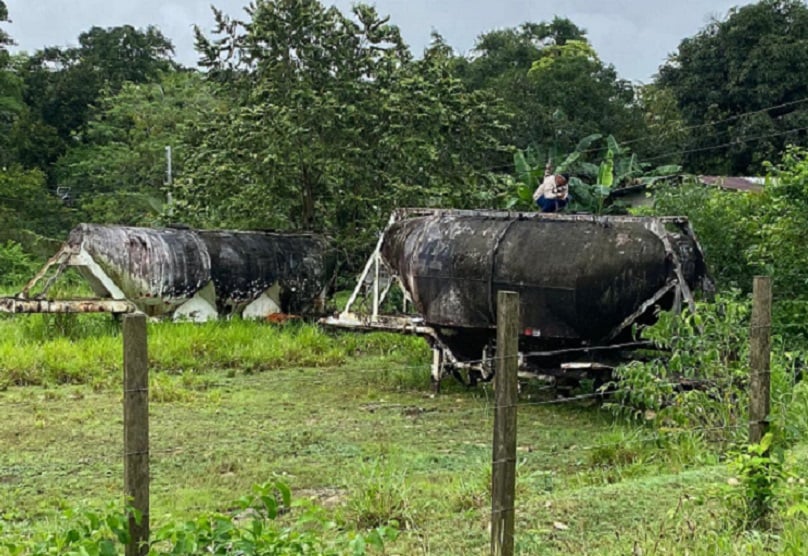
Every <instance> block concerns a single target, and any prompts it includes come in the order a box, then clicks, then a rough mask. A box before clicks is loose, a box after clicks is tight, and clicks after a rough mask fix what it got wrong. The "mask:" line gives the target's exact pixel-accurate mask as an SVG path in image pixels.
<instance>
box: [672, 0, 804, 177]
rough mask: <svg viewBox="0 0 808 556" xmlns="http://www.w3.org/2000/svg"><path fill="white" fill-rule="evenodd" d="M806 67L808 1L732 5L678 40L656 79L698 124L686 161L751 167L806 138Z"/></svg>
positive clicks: (723, 168) (715, 168)
mask: <svg viewBox="0 0 808 556" xmlns="http://www.w3.org/2000/svg"><path fill="white" fill-rule="evenodd" d="M807 74H808V7H806V5H805V4H804V3H803V2H801V1H799V0H762V1H760V2H758V3H756V4H750V5H748V6H744V7H741V8H736V9H734V10H732V12H730V15H729V17H728V18H727V19H726V20H723V21H714V22H712V23H711V24H710V25H708V26H707V27H706V28H705V29H703V30H702V31H701V32H700V33H698V34H697V35H696V36H694V37H690V38H687V39H685V40H683V41H682V42H681V44H680V45H679V49H678V51H677V52H676V53H675V54H674V55H673V56H672V57H671V59H670V60H669V61H668V63H667V64H666V65H664V66H663V67H662V68H661V69H660V74H659V84H660V85H661V86H662V87H665V88H667V89H669V90H670V91H672V93H673V94H674V96H675V97H676V100H677V101H678V104H679V108H680V110H681V113H682V115H683V116H684V118H685V121H686V122H687V123H688V124H690V125H691V126H698V127H696V128H695V129H693V131H692V138H691V140H690V143H689V145H688V150H689V151H692V152H689V153H688V154H687V156H686V163H687V168H688V169H690V170H692V171H694V172H702V173H718V174H722V173H726V174H736V175H737V174H754V173H757V172H760V171H761V169H762V164H763V162H764V161H765V160H775V159H777V158H778V156H779V154H780V153H781V152H782V150H783V147H784V146H785V145H787V144H790V143H797V144H804V143H805V141H806V132H807V131H808V104H806V102H805V100H806V99H807V98H808V80H806V78H805V76H806V75H807ZM770 107H775V108H770ZM711 122H716V123H715V124H710V123H711ZM704 124H710V125H704Z"/></svg>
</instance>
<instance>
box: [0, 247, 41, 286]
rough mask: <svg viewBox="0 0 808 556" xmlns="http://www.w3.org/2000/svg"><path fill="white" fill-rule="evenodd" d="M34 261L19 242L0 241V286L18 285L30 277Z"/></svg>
mask: <svg viewBox="0 0 808 556" xmlns="http://www.w3.org/2000/svg"><path fill="white" fill-rule="evenodd" d="M34 266H35V264H34V261H33V260H32V259H31V257H30V256H29V255H28V254H27V253H26V252H25V251H23V249H22V246H21V245H20V244H19V243H16V242H14V241H8V242H6V243H5V244H2V243H0V286H19V285H21V284H23V283H25V281H26V280H28V279H29V278H30V277H31V274H32V273H33V271H34Z"/></svg>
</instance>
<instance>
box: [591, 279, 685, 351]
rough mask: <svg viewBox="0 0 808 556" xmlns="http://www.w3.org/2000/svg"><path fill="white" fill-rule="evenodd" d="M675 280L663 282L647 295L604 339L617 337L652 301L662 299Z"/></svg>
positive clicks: (675, 284) (674, 283)
mask: <svg viewBox="0 0 808 556" xmlns="http://www.w3.org/2000/svg"><path fill="white" fill-rule="evenodd" d="M677 282H678V280H671V281H669V282H668V283H667V284H665V285H664V286H662V287H661V288H659V289H658V290H657V292H656V293H655V294H654V295H652V296H651V297H649V298H648V299H646V300H645V302H644V303H643V304H642V305H640V307H639V308H638V309H637V310H636V311H634V312H633V313H631V314H630V315H629V316H627V317H626V318H625V319H623V322H621V323H620V324H618V325H617V326H616V327H615V328H614V330H612V331H611V332H610V333H609V335H608V336H606V338H605V339H604V341H606V342H608V341H609V340H612V339H614V338H615V337H617V335H618V334H620V333H621V332H622V331H623V330H625V328H626V327H627V326H631V325H632V324H634V321H636V320H637V319H638V318H640V316H642V315H643V313H645V312H646V311H647V310H648V309H649V308H650V307H651V305H653V304H654V303H656V302H657V301H659V300H660V299H662V297H663V296H664V295H665V294H666V293H668V292H669V291H671V290H672V289H673V288H675V287H676V286H677Z"/></svg>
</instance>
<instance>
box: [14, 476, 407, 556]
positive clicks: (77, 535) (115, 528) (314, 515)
mask: <svg viewBox="0 0 808 556" xmlns="http://www.w3.org/2000/svg"><path fill="white" fill-rule="evenodd" d="M233 506H235V507H236V508H237V509H236V510H235V511H233V512H231V513H229V514H224V513H206V514H202V515H200V516H198V517H196V518H194V519H190V520H185V521H170V522H168V523H164V524H162V525H160V526H158V527H156V528H153V530H152V536H151V548H150V550H149V555H150V556H163V555H166V556H167V555H174V556H178V555H196V554H241V555H243V556H258V555H262V556H268V555H278V556H281V555H297V554H311V555H314V554H316V555H322V556H329V555H333V556H336V555H342V554H353V555H356V556H362V555H364V554H368V553H370V552H369V551H371V552H372V551H379V552H381V553H383V552H384V547H385V544H386V543H388V542H391V541H393V540H395V539H396V537H397V534H398V533H397V531H396V530H395V529H394V528H391V527H387V526H379V527H375V528H373V529H371V530H369V531H366V532H363V531H343V530H339V529H338V528H337V525H336V524H335V523H334V522H333V521H331V520H330V519H329V518H328V516H327V515H326V514H325V513H324V512H323V510H322V509H320V508H317V507H314V506H311V505H308V506H307V505H297V506H293V504H292V498H291V492H290V491H289V488H288V487H287V486H286V485H285V484H283V483H280V482H268V483H264V484H261V485H256V486H255V487H253V492H252V493H251V494H250V495H249V496H244V497H242V498H241V499H240V500H238V501H237V502H236V503H234V504H233ZM128 512H134V510H132V509H129V510H127V512H122V511H120V510H118V509H116V508H115V506H112V505H111V506H109V507H108V508H107V509H106V510H105V511H103V512H94V511H88V512H84V513H81V514H79V515H75V514H74V513H73V512H67V513H65V515H64V516H63V517H64V519H63V520H62V522H61V523H60V526H59V530H58V531H57V532H53V533H49V534H47V535H45V537H44V538H41V539H37V538H35V539H19V540H12V539H8V538H6V539H5V540H3V541H0V547H3V548H5V549H6V550H7V551H8V553H10V554H11V555H14V556H17V555H23V554H82V555H86V556H107V555H110V556H113V555H117V554H121V553H123V547H124V545H125V544H126V543H128V542H129V540H130V535H129V530H128V519H129V517H128ZM288 512H293V513H295V514H296V515H297V520H296V521H294V522H292V524H291V525H282V524H280V523H279V522H278V518H279V516H281V515H282V514H285V513H288ZM135 515H136V519H139V517H138V516H137V514H136V513H135ZM0 532H1V531H0Z"/></svg>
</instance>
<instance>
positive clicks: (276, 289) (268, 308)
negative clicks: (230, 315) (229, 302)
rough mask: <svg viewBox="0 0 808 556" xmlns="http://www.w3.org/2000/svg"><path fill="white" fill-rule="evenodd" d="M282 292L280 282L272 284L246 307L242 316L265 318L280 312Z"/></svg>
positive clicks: (246, 317)
mask: <svg viewBox="0 0 808 556" xmlns="http://www.w3.org/2000/svg"><path fill="white" fill-rule="evenodd" d="M280 293H281V286H280V284H278V283H277V282H276V283H274V284H272V286H270V287H269V288H268V289H266V290H265V291H264V293H262V294H261V295H259V296H258V298H257V299H256V300H255V301H253V302H252V303H250V304H249V305H247V306H246V307H245V308H244V311H243V312H242V313H241V316H242V317H244V318H245V319H265V318H267V317H268V316H269V315H273V314H275V313H280V312H281V304H280V303H281V302H280Z"/></svg>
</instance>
